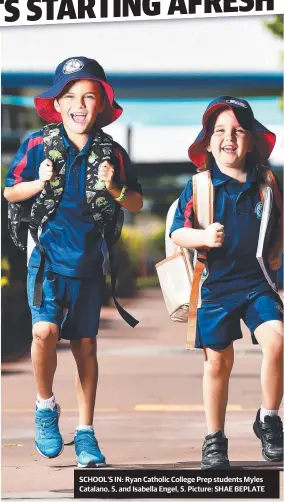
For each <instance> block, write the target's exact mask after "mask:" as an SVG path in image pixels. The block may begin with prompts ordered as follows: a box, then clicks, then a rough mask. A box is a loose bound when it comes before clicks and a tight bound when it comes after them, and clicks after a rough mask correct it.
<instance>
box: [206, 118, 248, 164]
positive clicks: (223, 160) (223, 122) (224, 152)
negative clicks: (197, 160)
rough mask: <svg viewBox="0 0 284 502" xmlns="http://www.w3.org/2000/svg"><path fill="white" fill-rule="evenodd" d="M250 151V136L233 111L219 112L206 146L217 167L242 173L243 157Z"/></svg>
mask: <svg viewBox="0 0 284 502" xmlns="http://www.w3.org/2000/svg"><path fill="white" fill-rule="evenodd" d="M252 149H253V138H252V134H251V132H249V131H247V130H246V129H244V128H243V127H242V126H241V125H240V124H239V122H238V119H237V118H236V116H235V114H234V112H233V110H231V109H229V110H224V111H222V112H220V114H219V115H218V116H217V119H216V121H215V124H213V130H212V131H211V137H210V141H209V144H208V145H207V151H208V152H211V153H212V155H213V157H214V159H215V161H216V162H217V165H218V166H219V167H220V166H221V167H222V166H223V167H227V168H228V167H229V168H233V169H238V170H241V171H243V170H244V168H245V157H246V155H247V153H248V152H251V151H252Z"/></svg>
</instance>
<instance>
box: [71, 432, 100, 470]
mask: <svg viewBox="0 0 284 502" xmlns="http://www.w3.org/2000/svg"><path fill="white" fill-rule="evenodd" d="M74 443H75V452H76V462H77V465H78V467H102V466H104V465H106V459H105V456H104V455H103V454H102V452H101V450H100V448H99V445H98V441H97V440H96V436H95V432H94V431H88V430H80V431H77V432H76V435H75V437H74Z"/></svg>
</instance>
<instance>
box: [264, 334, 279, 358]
mask: <svg viewBox="0 0 284 502" xmlns="http://www.w3.org/2000/svg"><path fill="white" fill-rule="evenodd" d="M263 354H264V356H266V357H269V359H275V360H279V359H280V360H283V338H282V336H277V337H275V339H274V340H273V343H270V344H269V345H268V346H267V347H265V348H264V349H263Z"/></svg>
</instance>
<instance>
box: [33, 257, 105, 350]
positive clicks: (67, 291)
mask: <svg viewBox="0 0 284 502" xmlns="http://www.w3.org/2000/svg"><path fill="white" fill-rule="evenodd" d="M37 270H38V269H37V268H36V267H32V266H29V267H28V277H27V295H28V302H29V306H30V309H31V314H32V323H33V324H35V323H36V322H39V321H46V322H52V323H54V324H57V326H59V327H60V338H64V339H65V340H79V339H81V338H93V337H95V336H96V335H97V333H98V327H99V321H100V311H101V304H102V299H103V296H104V285H105V276H104V275H103V273H102V272H100V273H98V276H96V277H93V278H91V279H89V278H77V277H66V276H63V275H59V274H56V273H54V272H52V271H51V270H45V272H44V278H43V288H42V291H43V298H42V304H41V306H34V305H33V295H34V285H35V277H36V273H37ZM65 309H68V312H67V313H64V310H65Z"/></svg>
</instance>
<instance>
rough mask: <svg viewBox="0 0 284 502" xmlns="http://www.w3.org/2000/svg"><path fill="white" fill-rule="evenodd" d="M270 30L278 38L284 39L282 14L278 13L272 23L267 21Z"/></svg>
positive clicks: (283, 17)
mask: <svg viewBox="0 0 284 502" xmlns="http://www.w3.org/2000/svg"><path fill="white" fill-rule="evenodd" d="M265 24H266V26H267V28H268V29H269V31H271V33H273V35H275V36H276V37H278V38H281V39H283V30H284V16H283V15H282V14H277V15H276V16H274V19H273V21H271V22H270V23H265Z"/></svg>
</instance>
